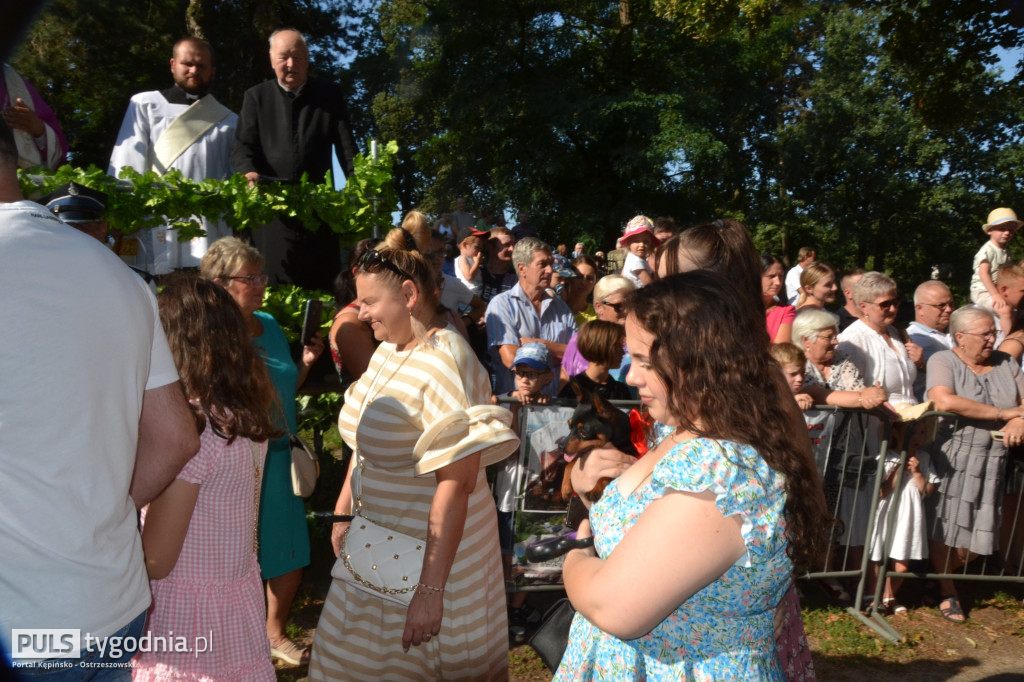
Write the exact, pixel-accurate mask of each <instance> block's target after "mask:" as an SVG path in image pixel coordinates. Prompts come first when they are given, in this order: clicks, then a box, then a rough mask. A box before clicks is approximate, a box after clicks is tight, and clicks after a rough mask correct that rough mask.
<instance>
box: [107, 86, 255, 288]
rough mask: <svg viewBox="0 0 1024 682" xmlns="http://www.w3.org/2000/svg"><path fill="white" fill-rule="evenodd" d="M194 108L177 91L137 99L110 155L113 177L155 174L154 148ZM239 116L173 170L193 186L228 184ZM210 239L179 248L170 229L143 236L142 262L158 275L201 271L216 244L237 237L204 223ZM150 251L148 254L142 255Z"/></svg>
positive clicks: (208, 134)
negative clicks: (222, 181) (128, 171)
mask: <svg viewBox="0 0 1024 682" xmlns="http://www.w3.org/2000/svg"><path fill="white" fill-rule="evenodd" d="M188 107H189V104H187V103H186V99H185V97H184V92H182V91H181V90H179V89H177V88H168V89H167V90H161V91H157V90H154V91H151V92H140V93H138V94H137V95H134V96H133V97H132V98H131V101H130V102H129V104H128V110H127V111H126V112H125V115H124V121H123V122H122V123H121V130H120V131H119V132H118V134H117V142H116V143H115V145H114V151H113V153H112V154H111V155H110V166H109V168H108V169H107V173H108V174H109V175H113V176H117V174H118V173H119V172H120V171H121V169H122V168H124V167H125V166H130V167H132V168H134V169H135V170H137V171H139V172H140V173H144V172H146V171H148V170H151V169H153V168H154V165H153V163H154V158H153V148H154V146H155V145H156V142H157V140H159V139H160V136H161V135H162V134H163V133H164V131H165V130H167V128H168V127H169V126H170V125H171V123H172V122H173V121H174V119H176V118H177V117H178V116H180V115H181V114H182V113H183V112H184V111H186V110H187V109H188ZM237 124H238V116H237V115H236V114H234V113H231V114H229V115H228V116H226V117H225V118H224V119H223V120H221V121H220V122H219V123H217V124H216V125H215V126H213V127H212V128H210V129H209V130H208V131H206V133H204V134H203V135H202V137H200V138H199V139H198V140H196V141H195V142H194V143H193V144H192V145H191V146H190V147H189V148H188V149H186V150H185V151H184V152H183V153H182V154H181V155H180V156H179V157H178V158H177V159H175V161H174V163H172V164H171V168H176V169H177V170H179V171H181V174H182V175H184V176H185V177H186V178H188V179H190V180H207V179H211V178H212V179H224V178H227V177H229V176H230V175H232V174H233V173H234V168H233V167H232V165H231V150H232V148H233V147H234V144H235V127H236V126H237ZM202 226H203V229H204V230H206V236H204V237H196V238H194V239H192V240H191V241H187V242H179V241H178V233H177V232H178V231H177V230H174V229H169V228H168V227H166V226H161V227H156V228H153V229H151V230H146V231H145V232H144V233H142V232H140V233H139V234H138V235H137V236H138V237H139V248H140V255H139V259H138V261H137V262H136V265H138V266H139V267H143V268H145V269H146V270H147V271H148V272H150V273H151V274H154V275H158V274H164V273H167V272H170V271H171V270H173V269H174V268H185V267H197V266H198V265H199V261H200V259H201V258H202V257H203V254H204V253H206V250H207V249H208V248H209V246H210V244H212V243H213V242H215V241H216V240H217V239H219V238H221V237H223V236H227V235H230V234H231V229H230V228H229V227H227V226H225V225H223V224H221V223H211V222H210V221H208V220H206V219H205V218H204V219H202ZM143 251H145V254H143V253H142V252H143Z"/></svg>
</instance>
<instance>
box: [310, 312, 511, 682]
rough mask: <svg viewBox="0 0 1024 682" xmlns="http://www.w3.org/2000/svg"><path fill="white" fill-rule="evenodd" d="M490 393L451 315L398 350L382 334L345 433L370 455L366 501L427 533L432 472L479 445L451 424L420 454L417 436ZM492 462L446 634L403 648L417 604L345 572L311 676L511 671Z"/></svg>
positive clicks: (453, 589) (496, 676) (500, 676)
mask: <svg viewBox="0 0 1024 682" xmlns="http://www.w3.org/2000/svg"><path fill="white" fill-rule="evenodd" d="M368 391H369V396H367V393H368ZM490 396H491V391H490V383H489V381H488V377H487V373H486V371H485V370H484V368H483V367H482V366H481V365H480V363H479V361H478V360H477V359H476V357H475V356H474V355H473V353H472V351H471V349H470V347H469V345H468V344H467V343H466V342H465V341H464V339H463V338H462V337H461V336H459V335H458V334H457V333H455V332H454V331H452V330H451V328H450V327H449V328H448V329H445V330H441V331H439V332H438V333H437V334H435V335H434V337H433V338H431V339H429V340H427V341H426V342H424V343H422V344H420V345H419V346H417V347H415V348H413V349H412V350H410V351H405V352H397V351H396V350H395V346H394V344H390V343H382V344H381V345H380V346H379V347H378V348H377V350H376V352H375V353H374V355H373V357H372V358H371V360H370V364H369V367H368V368H367V370H366V372H365V373H364V374H363V376H362V378H361V379H360V380H359V381H358V382H356V383H354V384H353V385H352V386H351V387H350V388H349V390H348V392H347V393H346V395H345V405H344V407H343V408H342V410H341V415H340V416H339V418H338V425H339V428H340V430H341V435H342V437H343V438H344V440H345V442H346V443H347V444H348V445H349V446H350V447H352V448H356V447H358V449H359V452H360V454H361V456H362V460H363V471H362V504H363V513H364V514H365V515H366V516H367V517H369V518H370V519H372V520H374V521H376V522H377V523H380V524H383V525H386V526H389V527H391V528H394V529H395V530H398V531H401V532H403V533H407V534H409V535H414V536H416V537H421V538H426V536H427V518H428V513H429V511H430V504H431V501H432V500H433V496H434V492H435V490H436V488H437V482H436V480H435V476H434V473H433V472H434V471H435V470H437V469H439V468H441V467H442V466H444V464H447V463H449V462H451V461H454V460H456V459H459V458H460V457H463V456H466V455H468V454H470V453H471V452H473V451H479V447H475V450H474V449H466V448H465V446H464V445H463V447H460V446H459V442H460V440H459V438H458V437H457V435H456V436H455V437H452V433H451V432H452V429H447V428H446V429H445V431H446V433H447V436H446V437H445V438H444V439H443V440H444V442H445V446H444V447H441V448H437V447H435V448H433V449H432V450H431V452H430V453H429V455H428V456H426V457H423V458H422V459H421V460H420V461H419V462H418V463H417V462H416V461H415V458H414V456H413V448H414V446H415V445H416V443H417V440H418V439H419V438H420V436H421V435H422V434H423V432H424V431H425V430H426V429H427V428H428V427H429V426H430V425H431V424H433V423H436V422H438V421H439V420H440V419H441V418H443V417H445V416H446V415H449V414H451V413H452V412H456V411H459V410H465V409H466V408H468V407H471V406H473V405H480V404H485V403H488V402H489V400H490ZM364 400H365V408H364V405H363V404H364ZM361 409H363V414H362V418H361V419H360V417H359V413H360V410H361ZM449 446H450V447H449ZM512 447H515V446H514V444H513V445H512ZM509 451H510V450H509V449H507V448H506V449H504V450H502V452H503V453H504V454H498V453H495V454H494V455H493V456H487V457H482V459H487V460H492V459H494V457H495V456H501V457H504V456H506V455H507V454H508V452H509ZM487 463H489V461H482V462H481V468H480V472H479V475H478V479H477V485H476V488H475V489H474V491H473V492H472V494H471V495H470V496H469V503H468V511H467V516H466V527H465V530H464V532H463V535H462V541H461V543H460V544H459V547H458V550H457V552H456V555H455V560H454V563H453V564H452V569H451V573H450V575H449V577H448V582H447V583H446V585H445V591H444V615H443V619H442V622H441V631H440V633H439V635H438V636H437V637H433V638H431V640H430V641H428V642H426V643H424V644H421V645H420V646H413V647H410V649H409V651H408V652H403V651H402V631H403V630H404V629H405V617H406V607H404V606H401V605H399V604H396V603H393V602H389V601H384V600H383V599H380V598H378V597H376V596H373V595H371V594H369V593H367V592H364V591H362V590H359V589H356V588H354V587H352V586H351V585H348V584H346V583H344V582H342V581H340V580H334V581H333V582H332V584H331V588H330V591H329V593H328V595H327V600H326V602H325V604H324V608H323V611H322V613H321V615H320V622H319V623H318V625H317V630H316V639H315V641H314V643H313V654H312V658H311V661H310V665H309V679H310V680H311V681H312V682H317V681H320V680H374V681H376V680H401V681H406V680H505V679H507V678H508V624H507V618H506V611H505V593H504V585H503V579H502V572H501V560H500V554H499V550H498V532H497V520H496V513H495V507H494V501H493V499H492V497H491V494H490V491H489V490H488V487H487V483H486V479H485V476H484V469H483V466H484V465H486V464H487ZM417 470H418V471H419V473H417ZM357 471H358V470H357ZM354 476H359V473H358V472H357V473H355V474H354ZM353 496H354V495H353Z"/></svg>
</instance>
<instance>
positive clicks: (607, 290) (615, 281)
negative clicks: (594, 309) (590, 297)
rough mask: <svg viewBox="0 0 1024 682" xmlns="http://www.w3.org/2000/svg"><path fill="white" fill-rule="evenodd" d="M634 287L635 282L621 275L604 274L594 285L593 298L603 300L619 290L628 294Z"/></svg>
mask: <svg viewBox="0 0 1024 682" xmlns="http://www.w3.org/2000/svg"><path fill="white" fill-rule="evenodd" d="M634 289H636V284H634V283H633V282H632V280H629V279H626V278H625V277H623V276H622V275H605V276H604V277H602V278H601V279H599V280H597V284H595V285H594V300H595V301H603V300H604V299H606V298H608V297H609V296H611V295H612V294H614V293H617V292H619V291H621V292H623V293H626V294H628V293H629V292H631V291H633V290H634Z"/></svg>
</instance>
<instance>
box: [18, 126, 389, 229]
mask: <svg viewBox="0 0 1024 682" xmlns="http://www.w3.org/2000/svg"><path fill="white" fill-rule="evenodd" d="M397 153H398V143H396V142H395V141H393V140H392V141H391V142H388V143H387V144H386V145H383V146H381V147H380V153H379V155H378V158H377V159H376V160H374V159H372V158H369V157H367V156H365V155H363V154H359V155H357V156H356V157H355V159H353V164H354V167H355V171H354V172H353V174H352V176H351V177H349V178H348V179H347V180H346V182H345V186H344V187H342V188H341V189H340V190H335V189H334V183H333V181H332V178H331V174H330V173H328V174H327V178H326V180H325V181H324V182H323V183H322V184H317V183H312V182H310V181H309V179H308V178H307V176H306V174H303V176H302V178H301V179H300V181H299V182H298V183H296V184H284V183H280V182H270V183H266V184H259V185H255V186H253V187H250V186H249V183H248V180H246V178H245V176H243V175H237V174H236V175H233V176H231V177H229V178H227V179H225V180H202V181H196V180H189V179H188V178H185V177H182V175H181V173H180V172H179V171H177V170H171V171H170V172H168V173H166V174H165V175H158V174H157V173H156V172H154V171H148V172H146V173H138V172H136V171H135V170H133V169H131V168H127V167H126V168H124V169H122V170H121V175H120V177H121V180H117V179H116V178H113V177H110V176H109V175H107V174H106V172H105V171H103V170H102V169H100V168H97V167H96V166H89V167H88V168H76V167H74V166H70V165H65V166H61V167H60V168H59V169H57V170H56V171H48V170H45V169H42V168H33V169H28V170H27V171H25V172H22V171H19V174H18V179H19V181H20V184H21V191H22V193H23V194H24V195H25V196H26V197H28V198H30V199H31V198H39V197H43V196H46V195H47V194H49V193H50V192H52V191H53V190H55V189H57V188H58V187H60V186H61V185H64V184H66V183H68V182H77V183H78V184H80V185H84V186H86V187H89V188H92V189H96V190H99V191H101V192H105V193H106V194H107V223H108V224H109V226H110V228H111V229H112V230H116V231H118V232H122V233H124V234H131V233H133V232H136V231H138V230H141V229H145V228H150V227H156V226H158V225H164V224H169V225H171V226H172V227H175V228H177V229H178V239H179V240H181V241H188V240H189V239H192V238H193V237H198V236H202V235H203V234H204V230H203V228H202V225H201V223H200V222H199V221H198V220H197V219H196V216H203V217H205V218H207V219H208V220H210V221H212V222H218V221H223V222H224V223H225V224H226V225H228V226H230V227H232V228H233V229H234V230H235V231H240V230H245V229H256V228H259V227H261V226H262V225H266V224H267V223H269V222H271V221H272V220H274V219H275V218H277V217H282V216H288V217H291V218H297V219H299V220H301V221H302V224H303V226H304V227H305V228H306V229H307V230H311V231H315V230H317V229H319V228H320V225H321V224H322V223H326V224H327V225H329V226H330V228H331V229H332V230H334V231H335V232H336V233H338V234H340V235H345V236H348V237H351V238H353V239H355V238H358V237H361V236H365V235H370V234H371V233H372V231H373V228H374V227H375V226H376V227H379V228H380V229H381V231H382V232H386V231H387V230H388V229H389V228H390V227H391V213H392V211H394V210H395V209H397V207H398V199H397V195H396V193H395V190H394V187H393V185H392V160H393V158H394V156H395V154H397Z"/></svg>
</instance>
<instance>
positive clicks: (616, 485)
mask: <svg viewBox="0 0 1024 682" xmlns="http://www.w3.org/2000/svg"><path fill="white" fill-rule="evenodd" d="M626 305H627V308H628V310H629V315H628V317H627V319H626V344H627V346H628V348H629V352H630V355H631V356H632V357H633V364H632V366H631V368H630V372H629V374H628V376H627V378H626V380H627V382H628V383H629V384H631V385H633V386H635V387H636V388H637V389H638V391H639V394H640V400H641V401H642V402H643V403H644V404H645V406H646V407H647V409H648V411H649V413H650V416H651V417H652V418H653V419H655V420H656V421H658V422H660V423H662V424H664V425H666V426H667V427H669V428H670V429H672V430H671V432H670V433H668V435H667V436H666V437H665V438H664V439H663V440H662V441H661V442H660V443H659V444H658V445H657V446H656V447H655V448H653V449H652V450H651V451H650V452H648V454H647V455H645V456H644V457H643V458H641V459H639V460H637V461H636V462H635V463H634V464H632V465H631V466H630V467H629V468H628V469H626V470H625V472H623V473H622V474H621V476H619V477H618V478H617V479H616V480H615V481H613V482H612V483H611V484H609V485H608V487H607V488H606V489H605V492H604V496H603V497H602V498H601V499H600V500H599V501H598V502H596V503H595V504H594V505H593V506H592V508H591V513H590V518H591V520H590V524H592V527H593V528H592V530H591V525H590V524H587V522H584V523H583V525H582V526H581V528H580V535H581V536H582V537H586V536H589V535H590V534H591V532H593V535H594V538H595V546H594V548H592V549H585V550H584V549H580V550H573V551H572V552H570V553H569V554H568V555H567V556H566V559H565V565H564V569H563V575H564V580H565V586H566V591H567V593H568V595H569V599H570V600H571V601H572V603H573V605H574V606H575V607H576V609H577V611H578V613H577V615H576V617H575V619H574V621H573V625H572V630H571V632H570V635H569V645H568V647H567V649H566V652H565V656H564V657H563V659H562V663H561V665H560V667H559V669H558V672H557V674H556V678H555V679H557V680H570V679H571V680H577V679H615V680H624V679H635V680H659V679H672V680H675V679H687V680H723V679H729V680H738V679H744V680H762V679H763V680H781V679H783V674H782V670H781V668H780V665H779V659H778V655H777V653H776V650H775V641H774V637H773V616H774V614H775V610H776V606H777V605H778V604H779V602H780V600H781V599H782V597H783V595H784V593H785V592H786V589H787V587H788V586H789V583H790V579H791V575H792V572H793V568H794V565H795V566H796V567H797V568H798V569H804V568H806V567H808V566H811V565H814V564H815V563H816V562H817V560H818V559H819V557H820V556H822V555H823V550H824V548H825V546H826V542H827V538H828V524H827V523H824V522H823V521H824V519H827V518H828V516H827V513H826V511H825V508H824V500H823V499H822V496H821V491H820V489H817V488H818V486H820V483H819V479H818V475H817V472H816V471H815V469H814V466H813V462H812V461H811V460H810V459H809V458H807V457H806V456H804V455H803V453H801V452H799V451H798V450H796V449H794V448H793V447H792V444H791V435H790V434H789V433H788V432H787V431H786V430H785V429H779V428H777V425H778V424H781V423H785V411H784V408H783V405H784V404H785V403H784V398H786V397H787V396H786V395H784V394H783V392H782V388H783V387H782V386H780V383H779V382H778V381H776V376H775V375H777V373H778V370H777V369H776V368H775V367H774V366H773V365H772V361H771V359H770V357H769V355H768V346H767V335H764V340H763V341H761V338H762V337H761V335H752V334H750V333H748V332H747V331H746V330H747V329H748V327H749V322H750V317H751V316H750V314H749V310H748V308H749V306H748V305H747V302H745V301H744V299H743V297H742V296H741V295H740V294H739V293H738V292H737V289H736V288H735V287H734V286H733V285H732V284H730V283H729V282H727V281H726V280H725V279H723V278H721V277H720V276H718V275H715V274H713V273H710V272H705V271H696V272H689V273H685V274H680V275H676V276H673V277H670V278H668V279H665V280H660V281H656V282H654V283H652V284H651V285H649V286H647V287H644V288H643V289H641V290H639V291H637V292H636V293H634V294H632V295H631V297H630V298H629V299H628V300H627V303H626ZM773 425H776V426H773ZM576 469H581V467H576ZM617 473H619V472H618V471H607V470H603V471H580V472H576V471H574V473H573V486H574V488H576V490H577V491H580V490H589V489H591V488H592V487H593V481H592V480H588V478H590V477H601V476H608V475H615V474H617ZM587 486H591V487H590V488H588V487H587ZM581 499H584V498H583V496H581Z"/></svg>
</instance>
